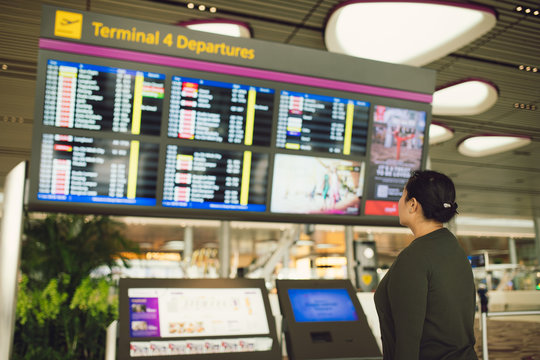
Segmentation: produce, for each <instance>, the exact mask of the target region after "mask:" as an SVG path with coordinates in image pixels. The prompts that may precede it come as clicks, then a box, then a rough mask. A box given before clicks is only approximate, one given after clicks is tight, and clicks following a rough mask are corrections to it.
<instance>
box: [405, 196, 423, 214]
mask: <svg viewBox="0 0 540 360" xmlns="http://www.w3.org/2000/svg"><path fill="white" fill-rule="evenodd" d="M419 206H420V203H419V202H418V200H416V198H411V199H410V200H409V204H408V208H409V213H410V214H413V213H415V212H417V211H418V208H419Z"/></svg>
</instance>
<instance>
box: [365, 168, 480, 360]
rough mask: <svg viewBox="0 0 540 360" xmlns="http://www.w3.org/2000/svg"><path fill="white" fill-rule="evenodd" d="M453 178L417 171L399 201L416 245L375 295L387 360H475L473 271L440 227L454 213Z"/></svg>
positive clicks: (403, 255) (407, 250)
mask: <svg viewBox="0 0 540 360" xmlns="http://www.w3.org/2000/svg"><path fill="white" fill-rule="evenodd" d="M456 209H457V204H456V203H455V188H454V184H453V183H452V180H450V179H449V178H448V177H447V176H445V175H443V174H440V173H437V172H435V171H415V172H413V174H412V176H411V177H410V179H409V180H408V182H407V184H406V185H405V188H404V189H403V195H402V196H401V199H400V200H399V223H400V224H401V225H404V226H407V227H408V228H409V229H411V230H412V232H413V234H414V237H415V239H414V241H413V242H412V243H411V244H410V245H409V246H408V247H407V248H405V249H404V250H403V251H402V252H401V253H400V254H399V255H398V257H397V259H396V260H395V261H394V263H393V264H392V266H391V267H390V269H389V270H388V273H387V274H386V276H385V277H384V278H383V279H382V280H381V282H380V284H379V286H378V288H377V291H376V292H375V305H376V307H377V313H378V314H379V322H380V325H381V334H382V343H383V355H384V359H385V360H398V359H415V360H418V359H433V360H443V359H448V360H449V359H467V360H469V359H477V356H476V353H475V351H474V343H475V339H474V330H473V326H474V312H475V299H476V292H475V287H474V281H473V275H472V269H471V266H470V263H469V261H468V260H467V257H466V255H465V253H464V251H463V249H462V248H461V247H460V246H459V244H458V242H457V240H456V238H455V237H454V235H452V233H451V232H450V231H448V230H447V229H446V228H444V227H443V223H445V222H448V221H449V220H450V219H452V217H454V215H455V214H456V213H457V211H456Z"/></svg>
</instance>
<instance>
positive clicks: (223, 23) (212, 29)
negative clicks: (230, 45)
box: [177, 19, 251, 38]
mask: <svg viewBox="0 0 540 360" xmlns="http://www.w3.org/2000/svg"><path fill="white" fill-rule="evenodd" d="M177 25H179V26H184V27H187V28H188V29H191V30H198V31H205V32H209V33H213V34H218V35H227V36H234V37H243V38H250V37H251V28H250V26H249V25H248V24H246V23H244V22H241V21H234V20H226V19H212V20H192V21H183V22H180V23H178V24H177Z"/></svg>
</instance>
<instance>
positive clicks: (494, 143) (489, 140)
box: [457, 134, 531, 157]
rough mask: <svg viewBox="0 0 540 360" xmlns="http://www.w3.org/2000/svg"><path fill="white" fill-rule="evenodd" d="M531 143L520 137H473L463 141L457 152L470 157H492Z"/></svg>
mask: <svg viewBox="0 0 540 360" xmlns="http://www.w3.org/2000/svg"><path fill="white" fill-rule="evenodd" d="M530 143H531V138H530V137H528V136H520V135H490V134H487V135H475V136H470V137H467V138H465V139H463V140H462V141H461V142H460V143H459V144H458V148H457V149H458V151H459V152H460V153H461V154H463V155H465V156H470V157H482V156H488V155H494V154H498V153H501V152H505V151H510V150H514V149H517V148H520V147H522V146H525V145H528V144H530Z"/></svg>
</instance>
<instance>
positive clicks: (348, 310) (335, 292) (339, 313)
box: [287, 288, 358, 322]
mask: <svg viewBox="0 0 540 360" xmlns="http://www.w3.org/2000/svg"><path fill="white" fill-rule="evenodd" d="M287 293H288V296H289V301H290V302H291V306H292V310H293V314H294V320H295V321H296V322H320V321H357V320H358V314H357V313H356V309H355V307H354V304H353V302H352V300H351V297H350V296H349V292H348V291H347V289H337V288H336V289H333V288H327V289H288V290H287Z"/></svg>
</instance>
